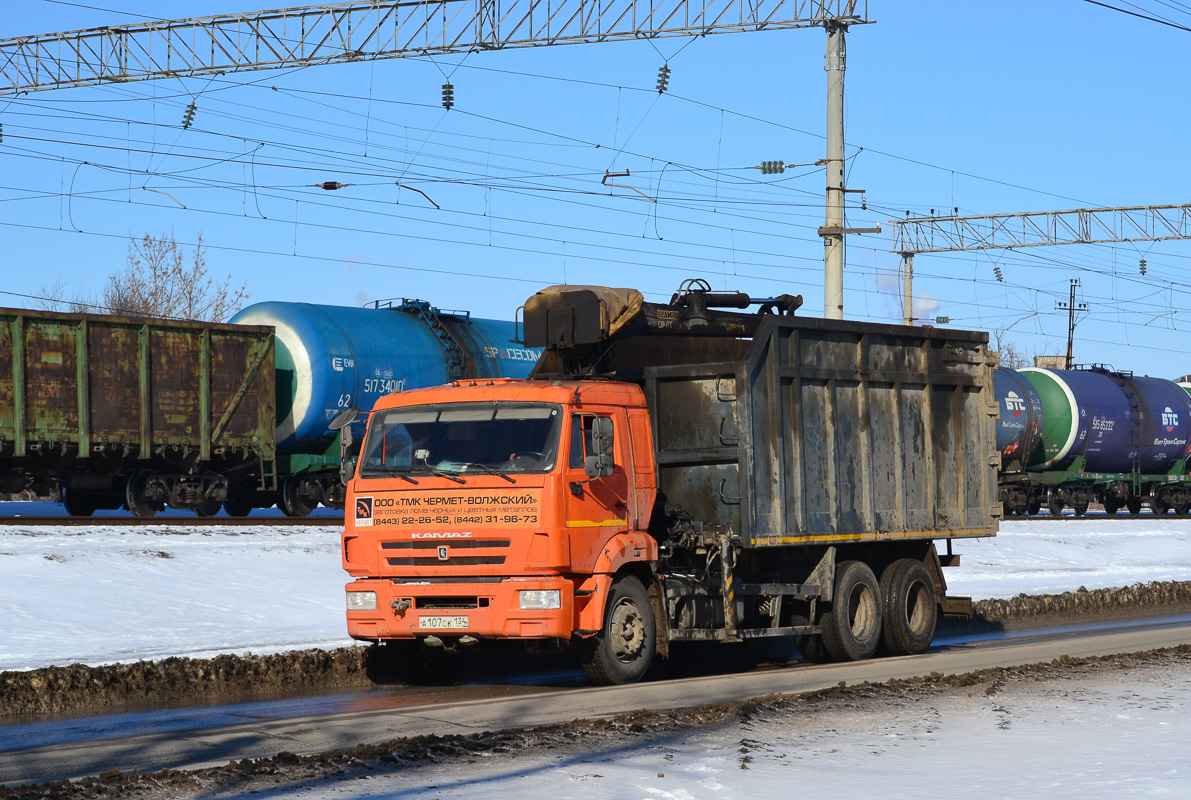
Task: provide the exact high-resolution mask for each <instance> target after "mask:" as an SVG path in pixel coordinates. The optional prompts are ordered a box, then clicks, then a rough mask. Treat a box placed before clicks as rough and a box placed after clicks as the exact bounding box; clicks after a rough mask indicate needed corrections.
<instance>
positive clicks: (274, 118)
mask: <svg viewBox="0 0 1191 800" xmlns="http://www.w3.org/2000/svg"><path fill="white" fill-rule="evenodd" d="M1119 5H1122V7H1128V8H1131V9H1133V10H1139V9H1140V10H1143V11H1145V12H1146V13H1151V14H1161V15H1164V16H1166V17H1168V18H1170V19H1172V20H1174V21H1176V22H1178V23H1180V24H1189V23H1191V4H1188V6H1182V5H1181V4H1179V3H1175V2H1172V1H1171V0H1138V2H1137V3H1136V4H1134V5H1131V6H1130V5H1129V4H1125V3H1120V4H1119ZM82 6H91V7H90V8H88V7H82ZM96 7H99V8H102V9H108V10H98V9H97V8H96ZM257 7H259V6H258V5H256V4H253V3H251V2H245V1H244V0H240V2H232V1H231V0H221V1H220V2H192V1H191V0H174V1H173V2H168V3H162V2H155V3H149V2H141V1H140V0H94V2H88V3H78V4H76V5H69V4H65V3H61V2H48V1H47V0H21V1H20V2H13V1H12V0H9V2H7V3H5V9H4V10H5V13H4V15H3V16H2V17H0V38H8V37H15V36H20V35H28V34H35V33H46V32H51V31H64V30H72V29H77V28H86V27H93V26H99V25H106V24H115V23H121V22H134V21H141V20H143V19H144V18H145V17H150V16H152V17H156V18H181V17H189V16H201V15H209V14H217V13H226V12H233V11H237V12H246V11H251V10H254V8H257ZM869 16H870V17H871V18H873V19H875V20H877V22H876V24H872V25H865V26H855V27H853V28H852V29H851V31H850V32H849V34H848V40H847V41H848V63H847V66H848V69H847V89H846V120H847V122H846V125H847V142H848V149H847V156H848V158H849V168H848V185H849V187H851V188H862V189H865V190H866V192H865V194H864V196H863V200H864V206H865V207H864V208H863V209H862V208H861V196H860V195H859V194H853V195H850V196H849V203H850V208H849V210H848V221H849V224H852V225H854V226H858V227H869V226H871V225H874V224H877V223H880V224H881V225H882V227H884V228H885V230H886V233H884V234H882V235H879V236H873V235H866V236H852V237H849V240H848V249H847V269H846V271H845V301H844V302H845V315H846V316H847V317H850V318H855V319H863V320H873V321H883V322H895V321H900V316H901V313H900V307H901V299H900V290H901V285H900V281H899V280H898V277H897V276H898V272H897V270H898V266H899V258H898V257H897V256H896V255H894V254H893V253H890V252H889V250H890V248H891V247H892V227H891V226H890V225H889V224H888V220H890V219H894V218H899V217H904V215H905V212H906V211H907V210H908V211H910V212H911V213H912V214H914V215H918V214H926V213H929V211H930V209H935V210H937V211H938V212H940V213H942V212H944V211H945V210H947V209H950V208H954V207H958V208H959V209H960V212H961V213H970V214H983V213H1006V212H1015V211H1044V210H1057V209H1069V208H1079V207H1090V206H1111V205H1143V204H1171V203H1183V202H1188V201H1191V197H1189V194H1191V192H1189V191H1188V186H1187V178H1188V175H1189V174H1191V170H1189V167H1191V163H1189V159H1191V155H1189V153H1188V148H1187V147H1186V144H1185V143H1186V131H1187V129H1188V112H1187V108H1188V102H1187V95H1188V92H1187V88H1188V81H1189V78H1188V76H1187V70H1186V63H1185V62H1186V59H1185V54H1186V52H1187V51H1188V46H1189V45H1191V33H1189V32H1187V31H1183V30H1178V29H1174V28H1171V27H1166V26H1161V25H1158V24H1155V23H1153V22H1148V21H1145V20H1141V19H1137V18H1134V17H1130V16H1126V15H1124V14H1121V13H1118V12H1115V11H1112V10H1109V9H1105V8H1102V7H1098V6H1096V5H1094V4H1091V3H1087V2H1082V1H1081V0H1053V2H1047V3H1026V2H1001V3H946V2H914V3H905V2H901V3H897V2H879V1H878V0H873V2H870V4H869ZM1189 27H1191V25H1189ZM824 47H825V36H824V34H823V31H822V30H820V29H806V30H793V31H780V32H766V33H744V34H727V35H713V36H707V37H705V38H700V39H695V40H688V39H663V40H657V41H655V42H652V43H651V42H648V41H636V42H625V43H605V44H593V45H578V46H558V47H542V48H530V49H523V50H507V51H503V52H489V53H479V54H473V55H470V56H467V57H466V58H462V59H461V58H460V57H451V58H447V57H443V58H436V59H434V60H433V61H431V60H429V59H397V60H390V61H381V62H373V63H362V64H352V65H332V66H325V67H312V68H308V69H302V70H273V71H258V72H251V73H240V74H235V75H226V76H221V77H216V78H215V79H213V80H212V79H208V78H195V79H186V80H180V79H170V80H159V81H144V82H138V83H131V84H125V85H121V86H106V87H94V88H81V89H64V90H57V91H48V92H37V93H31V94H28V95H25V96H21V97H18V98H16V99H13V98H11V97H5V98H0V124H3V126H4V128H3V132H4V140H3V142H2V143H0V169H2V170H3V172H2V175H3V177H2V178H0V252H2V253H3V256H2V258H3V262H2V263H3V264H4V268H3V275H4V281H3V284H2V285H0V289H3V290H4V291H7V292H11V293H16V294H8V295H0V304H4V305H35V304H36V301H35V300H32V299H28V298H24V297H20V296H17V295H32V296H37V295H40V294H43V293H44V290H45V289H47V288H49V287H52V286H54V285H56V284H59V283H60V284H63V285H65V286H66V287H67V290H68V292H70V293H72V294H81V295H90V296H94V295H95V294H97V293H98V292H99V290H100V288H101V287H102V285H103V283H104V280H105V278H106V276H107V275H108V274H109V273H111V272H114V271H116V270H118V269H120V268H121V267H122V266H123V264H124V258H125V252H126V250H127V245H128V237H129V236H130V235H136V236H139V235H141V234H143V233H146V232H149V233H154V234H159V233H162V232H165V231H170V230H172V231H173V232H174V234H175V235H176V237H177V239H178V240H179V241H180V242H187V243H190V242H193V241H194V240H195V238H196V236H197V234H198V232H200V231H201V232H202V235H203V238H204V240H205V241H206V243H207V245H208V246H209V250H208V265H209V267H210V269H211V271H212V272H213V273H215V274H216V275H220V276H222V275H226V274H231V275H232V276H233V278H234V279H235V281H237V282H244V283H246V284H247V288H248V291H249V292H250V296H251V300H252V301H263V300H292V301H308V302H323V303H333V304H340V305H358V304H362V303H365V302H369V301H372V300H376V299H382V298H391V297H418V298H422V299H426V300H430V301H431V302H433V303H435V304H436V305H439V306H440V307H443V308H451V309H468V310H470V311H471V312H472V313H474V314H476V315H478V316H483V317H491V318H506V319H507V318H509V317H511V316H512V315H513V313H514V310H515V309H516V308H517V307H518V306H519V305H521V303H522V302H524V299H525V298H526V297H527V296H528V295H529V294H531V293H532V292H534V291H536V290H537V289H538V288H540V287H542V286H546V285H549V284H553V283H563V282H569V283H602V284H608V285H618V286H634V287H637V288H640V289H642V290H643V291H644V292H646V294H647V296H648V297H649V298H650V299H664V298H666V297H668V296H669V295H670V293H671V292H672V291H673V290H674V288H675V287H676V286H677V285H678V283H679V282H680V281H681V280H682V279H683V278H686V277H702V278H705V279H707V280H708V281H710V282H711V283H712V284H713V285H715V286H716V287H717V288H718V287H724V288H733V289H741V290H744V291H747V292H749V293H751V294H754V295H762V296H765V295H771V294H777V293H781V292H791V293H801V294H803V295H804V297H805V298H806V305H805V306H804V310H803V312H802V313H804V314H808V315H816V316H817V315H819V314H821V313H822V304H823V266H822V255H823V248H822V244H821V240H820V239H819V237H818V236H817V235H816V233H815V231H816V228H817V227H818V226H819V225H821V224H822V222H823V185H824V180H823V172H822V170H821V169H820V168H815V167H807V168H799V169H795V170H791V171H787V172H786V173H785V174H784V175H777V176H762V175H761V174H760V173H759V172H758V171H757V170H753V169H748V167H750V166H752V165H755V164H758V163H760V161H762V160H770V159H782V160H784V161H786V162H787V163H796V164H812V163H813V162H814V161H816V160H817V159H820V158H822V157H823V155H824V140H823V133H824V130H825V120H826V77H825V73H824V71H823V52H824ZM665 59H668V60H669V64H670V67H671V70H672V76H671V79H670V90H669V92H667V93H666V94H665V95H662V96H659V95H658V93H657V92H656V91H655V90H654V85H655V82H656V78H657V71H658V68H659V67H660V66H661V64H662V63H663V60H665ZM460 61H462V63H461V64H460ZM445 75H450V80H451V82H452V84H453V85H454V86H455V97H456V106H455V109H454V110H452V111H449V112H448V111H445V110H444V109H443V108H442V107H441V106H440V104H439V101H440V93H441V89H440V87H441V84H442V83H443V82H444V76H445ZM191 100H194V102H195V103H196V106H197V110H196V113H195V118H194V124H193V126H192V127H191V128H190V129H189V130H185V131H184V130H182V128H181V121H182V116H183V111H184V108H185V106H186V105H187V103H189V102H190V101H191ZM10 101H11V102H10ZM626 170H627V171H628V172H630V175H629V176H628V177H625V178H617V179H615V180H614V181H613V182H615V183H621V184H624V185H625V186H632V187H634V188H633V189H625V188H613V189H609V188H607V187H604V186H602V185H601V183H600V180H601V178H602V177H603V175H604V173H605V172H606V171H611V172H624V171H626ZM325 181H336V182H339V183H345V184H350V185H349V186H347V187H346V188H343V189H339V190H337V191H334V192H329V191H324V190H322V189H320V188H316V185H317V184H322V183H323V182H325ZM398 184H401V185H400V186H399V185H398ZM414 189H417V190H419V191H420V192H424V193H425V194H424V195H423V194H420V193H419V191H414ZM637 190H639V191H637ZM643 194H644V195H648V196H649V197H650V198H656V199H657V201H658V202H656V203H654V202H651V200H649V199H646V197H644V196H643ZM432 203H433V204H437V205H438V206H439V208H435V207H434V205H433V204H432ZM183 206H185V208H183ZM1142 257H1144V258H1145V259H1146V262H1147V275H1146V276H1144V277H1143V276H1142V275H1140V272H1139V260H1140V259H1141V258H1142ZM996 267H999V268H1000V269H1001V272H1002V275H1003V276H1004V281H1003V282H998V281H997V280H996V278H995V268H996ZM1189 268H1191V243H1187V242H1163V243H1157V244H1151V243H1136V244H1121V245H1116V246H1108V245H1102V246H1084V247H1055V248H1035V249H1032V250H1029V251H1021V252H1009V253H1006V252H1003V251H988V252H981V253H951V254H939V255H923V256H919V257H918V259H917V260H916V262H915V272H916V282H915V295H916V298H917V304H918V307H919V308H920V310H921V313H922V315H923V316H927V317H934V316H949V317H951V319H952V320H953V322H952V324H953V325H956V326H962V327H971V328H979V329H984V330H990V329H994V328H998V327H1000V328H1008V329H1009V330H1008V332H1007V334H1006V336H1007V337H1008V339H1009V340H1011V341H1013V342H1014V344H1015V345H1016V346H1017V347H1018V348H1019V349H1020V350H1021V351H1023V352H1025V353H1026V354H1030V355H1032V354H1035V353H1059V352H1062V351H1063V350H1064V349H1065V341H1066V323H1067V318H1066V315H1065V314H1064V313H1060V312H1056V311H1055V310H1054V304H1055V300H1057V299H1066V297H1067V291H1068V285H1069V281H1070V279H1072V278H1079V279H1080V280H1081V282H1082V287H1081V293H1080V300H1081V301H1084V302H1087V303H1088V305H1089V306H1090V311H1089V313H1088V314H1087V315H1086V316H1084V317H1082V318H1081V321H1080V323H1079V326H1078V328H1077V331H1076V348H1075V356H1076V361H1078V362H1081V363H1091V362H1098V363H1109V364H1112V365H1114V366H1116V367H1117V368H1121V369H1132V370H1134V371H1136V372H1138V373H1146V374H1153V375H1163V376H1166V377H1176V376H1180V375H1184V374H1187V373H1191V356H1188V355H1187V350H1188V347H1187V336H1186V334H1185V333H1184V331H1185V330H1186V329H1187V328H1189V327H1191V309H1189V308H1188V303H1187V301H1188V297H1189V292H1191V269H1189ZM1171 312H1174V313H1171Z"/></svg>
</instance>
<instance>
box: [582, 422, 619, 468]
mask: <svg viewBox="0 0 1191 800" xmlns="http://www.w3.org/2000/svg"><path fill="white" fill-rule="evenodd" d="M591 449H592V450H593V451H594V453H593V454H592V455H590V456H588V457H587V458H585V459H584V460H583V471H584V472H586V473H587V477H589V478H592V479H595V478H606V477H607V476H609V475H611V474H612V470H613V468H614V467H615V466H616V465H615V463H614V462H613V460H612V419H611V417H596V418H594V419H593V420H592V421H591Z"/></svg>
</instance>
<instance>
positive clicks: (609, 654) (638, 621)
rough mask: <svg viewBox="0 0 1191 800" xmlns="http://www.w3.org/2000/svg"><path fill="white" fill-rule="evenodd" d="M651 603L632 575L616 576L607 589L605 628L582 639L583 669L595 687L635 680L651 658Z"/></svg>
mask: <svg viewBox="0 0 1191 800" xmlns="http://www.w3.org/2000/svg"><path fill="white" fill-rule="evenodd" d="M656 635H657V632H656V628H655V627H654V619H653V604H652V603H651V602H650V601H649V594H648V593H647V592H646V591H645V587H644V586H642V585H641V581H639V580H637V578H635V577H633V576H632V575H625V576H623V577H620V578H617V579H616V580H615V581H614V582H613V583H612V588H611V590H610V591H609V592H608V604H607V607H606V609H605V611H604V628H603V630H601V631H600V632H599V633H597V634H596V635H595V636H592V637H590V638H588V639H583V640H582V641H581V643H580V653H581V655H582V659H583V671H584V672H586V673H587V678H588V680H590V681H591V682H592V683H593V684H596V685H597V686H607V685H609V684H614V683H636V682H637V681H639V680H641V678H642V677H644V675H645V671H646V670H648V669H649V662H650V661H652V660H653V653H654V646H655V644H656V642H655V641H654V638H655V636H656Z"/></svg>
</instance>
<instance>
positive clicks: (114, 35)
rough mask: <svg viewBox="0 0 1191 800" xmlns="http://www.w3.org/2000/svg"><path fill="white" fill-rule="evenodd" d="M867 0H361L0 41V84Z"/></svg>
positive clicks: (677, 23)
mask: <svg viewBox="0 0 1191 800" xmlns="http://www.w3.org/2000/svg"><path fill="white" fill-rule="evenodd" d="M867 13H868V3H867V0H769V2H766V1H765V0H649V1H648V2H647V0H504V1H503V2H502V1H501V0H401V1H400V2H392V1H391V0H373V2H356V3H329V4H323V5H314V6H303V7H297V8H287V9H279V10H275V11H260V12H250V13H245V14H223V15H219V16H213V17H196V18H193V19H182V20H165V21H155V22H143V23H136V24H131V25H117V26H109V27H103V28H90V29H88V30H79V31H69V32H66V33H49V34H40V35H36V36H21V37H17V38H14V39H4V40H0V94H5V93H14V92H32V91H39V90H44V89H58V88H65V87H70V86H93V85H96V84H103V83H119V82H124V81H135V80H149V79H154V78H176V77H188V76H197V75H210V74H215V73H227V72H243V71H248V70H258V69H277V68H282V67H299V66H308V65H312V64H333V63H341V62H349V61H363V60H374V59H382V58H403V57H409V56H425V55H440V54H444V53H465V52H473V51H480V50H501V49H509V48H515V47H540V46H544V45H556V44H580V43H585V42H609V41H618V40H625V39H640V38H659V37H669V36H692V35H706V34H709V33H731V32H737V31H760V30H783V29H788V28H808V27H816V26H824V25H826V24H828V23H829V22H832V21H839V22H845V23H853V24H858V23H864V22H869V20H868V19H867Z"/></svg>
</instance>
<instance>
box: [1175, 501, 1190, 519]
mask: <svg viewBox="0 0 1191 800" xmlns="http://www.w3.org/2000/svg"><path fill="white" fill-rule="evenodd" d="M1188 511H1191V503H1189V502H1188V501H1187V500H1186V499H1185V498H1184V499H1180V500H1175V501H1174V513H1176V514H1178V515H1179V516H1180V517H1185V516H1187V512H1188Z"/></svg>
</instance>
